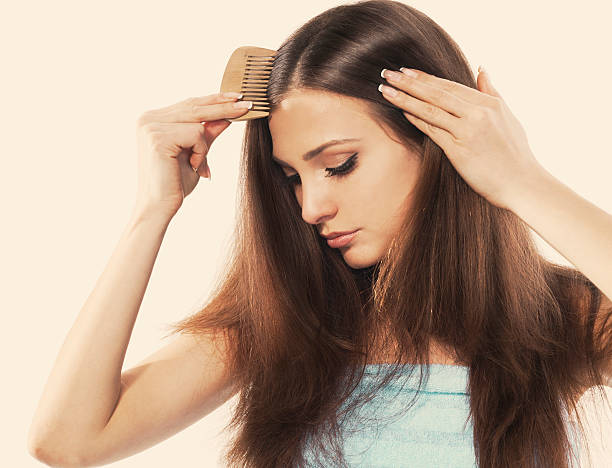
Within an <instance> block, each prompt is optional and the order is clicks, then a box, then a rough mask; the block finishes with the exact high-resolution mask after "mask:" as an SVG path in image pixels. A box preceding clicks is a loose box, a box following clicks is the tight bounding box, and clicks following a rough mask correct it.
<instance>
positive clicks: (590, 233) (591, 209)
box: [509, 168, 612, 298]
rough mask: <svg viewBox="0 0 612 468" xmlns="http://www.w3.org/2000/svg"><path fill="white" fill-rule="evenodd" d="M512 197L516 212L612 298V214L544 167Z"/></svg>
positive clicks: (522, 183)
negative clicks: (576, 191) (579, 193)
mask: <svg viewBox="0 0 612 468" xmlns="http://www.w3.org/2000/svg"><path fill="white" fill-rule="evenodd" d="M510 198H511V200H512V201H511V203H509V205H510V209H511V210H512V212H514V213H515V214H516V215H517V216H519V217H520V218H521V219H522V220H523V221H525V222H526V223H527V224H528V225H529V226H530V227H531V228H532V229H533V230H534V231H535V232H537V233H538V235H539V236H540V237H542V238H543V239H544V240H545V241H546V242H548V243H549V244H550V245H551V246H552V247H554V248H555V249H556V250H557V251H558V252H559V253H560V254H561V255H563V256H564V257H565V258H566V259H567V260H568V261H569V262H571V263H572V264H573V265H574V266H575V267H576V268H577V269H578V270H579V271H580V272H581V273H583V274H584V275H585V276H586V277H587V278H588V279H589V280H591V281H592V282H593V283H594V284H595V286H597V287H598V288H599V289H600V290H601V291H602V292H603V293H604V294H605V295H606V296H607V297H609V298H612V215H610V214H608V213H606V212H605V211H604V210H602V209H601V208H598V207H597V206H595V205H594V204H592V203H591V202H589V201H588V200H585V199H584V198H582V197H581V196H580V195H578V194H577V193H575V192H574V191H572V190H571V189H570V188H569V187H567V186H566V185H564V184H563V183H562V182H561V181H559V180H558V179H556V178H555V177H554V176H553V175H552V174H550V173H549V172H548V171H546V170H545V169H544V168H542V169H541V170H539V171H535V172H534V174H533V177H530V178H528V179H526V180H525V181H522V182H521V184H520V186H519V187H517V188H516V190H515V191H514V194H513V196H511V197H510Z"/></svg>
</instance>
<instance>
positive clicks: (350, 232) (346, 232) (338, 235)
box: [321, 229, 357, 240]
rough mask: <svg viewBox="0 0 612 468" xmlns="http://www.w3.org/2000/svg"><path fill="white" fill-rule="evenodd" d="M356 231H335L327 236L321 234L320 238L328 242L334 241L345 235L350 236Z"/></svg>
mask: <svg viewBox="0 0 612 468" xmlns="http://www.w3.org/2000/svg"><path fill="white" fill-rule="evenodd" d="M356 231H357V229H355V230H354V231H335V232H330V233H329V234H321V236H322V237H325V238H326V239H328V240H329V239H334V238H336V237H340V236H344V235H345V234H352V233H353V232H356Z"/></svg>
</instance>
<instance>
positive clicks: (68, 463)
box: [28, 442, 87, 468]
mask: <svg viewBox="0 0 612 468" xmlns="http://www.w3.org/2000/svg"><path fill="white" fill-rule="evenodd" d="M28 452H29V453H30V455H31V456H32V457H34V458H35V459H36V460H38V461H39V462H41V463H44V464H45V465H47V466H52V467H58V468H83V467H86V466H87V464H86V463H85V462H84V461H83V459H82V458H81V457H80V456H76V455H71V454H66V453H62V452H61V451H59V450H56V449H53V448H49V447H45V446H44V445H42V444H37V443H33V442H29V443H28Z"/></svg>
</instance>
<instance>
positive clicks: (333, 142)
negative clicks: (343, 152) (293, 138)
mask: <svg viewBox="0 0 612 468" xmlns="http://www.w3.org/2000/svg"><path fill="white" fill-rule="evenodd" d="M360 140H361V139H360V138H342V139H338V140H330V141H328V142H326V143H323V144H322V145H319V146H317V147H316V148H315V149H312V150H310V151H308V152H306V153H304V154H303V155H302V161H310V160H311V159H312V158H314V157H315V156H318V155H319V154H321V153H322V152H323V151H325V150H326V149H327V148H329V147H330V146H335V145H340V144H342V143H348V142H350V141H360ZM272 159H273V160H274V161H276V162H277V163H278V164H280V165H281V166H284V167H291V166H289V164H287V163H286V162H284V161H281V160H280V159H278V158H277V157H276V156H274V155H272Z"/></svg>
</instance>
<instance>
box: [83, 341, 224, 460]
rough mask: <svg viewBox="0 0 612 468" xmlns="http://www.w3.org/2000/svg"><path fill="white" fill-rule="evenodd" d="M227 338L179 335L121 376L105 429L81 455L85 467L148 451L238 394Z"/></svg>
mask: <svg viewBox="0 0 612 468" xmlns="http://www.w3.org/2000/svg"><path fill="white" fill-rule="evenodd" d="M223 343H224V341H223V340H216V341H213V340H211V339H210V338H209V337H208V336H205V337H204V336H202V337H194V336H192V335H178V337H177V338H175V340H174V341H172V342H171V343H169V344H168V345H166V346H165V347H163V348H161V349H159V350H158V351H156V352H155V353H153V354H152V355H150V356H149V357H148V358H146V359H145V360H143V361H141V362H140V363H139V364H138V365H137V366H135V367H133V368H131V369H129V370H127V371H125V372H123V373H122V374H121V393H120V396H119V399H118V401H117V404H116V407H115V409H114V411H113V413H112V415H111V417H110V419H109V421H108V422H107V424H106V426H105V428H104V429H103V430H102V431H101V432H100V433H99V434H98V436H97V437H95V438H94V439H93V440H92V441H91V443H90V444H88V445H87V447H84V451H85V453H82V454H81V455H82V460H83V462H84V463H85V464H86V465H87V466H90V465H93V464H95V465H100V464H107V463H111V462H113V461H116V460H119V459H122V458H125V457H128V456H130V455H133V454H135V453H138V452H140V451H142V450H145V449H147V448H149V447H151V446H153V445H155V444H157V443H159V442H161V441H162V440H164V439H167V438H168V437H170V436H172V435H174V434H176V433H177V432H179V431H181V430H183V429H185V428H186V427H188V426H190V425H191V424H193V423H195V422H196V421H198V420H200V419H201V418H203V417H204V416H206V415H207V414H209V413H210V412H212V411H213V410H214V409H216V408H217V407H219V406H221V405H222V404H223V403H225V402H226V401H227V400H229V399H230V398H231V397H232V396H233V395H234V394H235V393H236V391H235V390H234V389H233V388H232V382H231V381H230V378H229V375H228V373H227V369H226V362H225V349H226V348H225V346H224V345H223Z"/></svg>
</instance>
